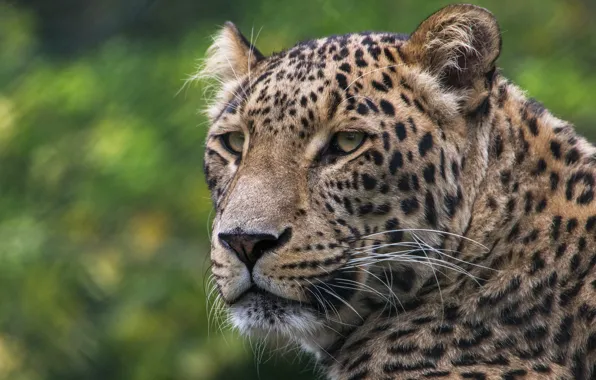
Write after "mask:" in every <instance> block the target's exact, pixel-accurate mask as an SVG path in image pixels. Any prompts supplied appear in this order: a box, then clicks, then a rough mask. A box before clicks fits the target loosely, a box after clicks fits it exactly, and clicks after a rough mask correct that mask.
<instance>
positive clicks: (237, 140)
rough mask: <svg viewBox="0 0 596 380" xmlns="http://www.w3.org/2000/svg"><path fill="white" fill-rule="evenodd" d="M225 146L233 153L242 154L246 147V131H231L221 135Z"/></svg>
mask: <svg viewBox="0 0 596 380" xmlns="http://www.w3.org/2000/svg"><path fill="white" fill-rule="evenodd" d="M220 138H221V141H222V143H223V146H224V147H225V148H226V149H227V150H229V151H230V153H233V154H242V150H243V149H244V133H242V132H230V133H226V134H225V135H221V137H220Z"/></svg>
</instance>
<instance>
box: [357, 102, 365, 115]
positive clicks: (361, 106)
mask: <svg viewBox="0 0 596 380" xmlns="http://www.w3.org/2000/svg"><path fill="white" fill-rule="evenodd" d="M356 112H358V113H359V114H360V115H367V114H368V107H367V106H366V105H365V104H362V103H359V104H358V107H356Z"/></svg>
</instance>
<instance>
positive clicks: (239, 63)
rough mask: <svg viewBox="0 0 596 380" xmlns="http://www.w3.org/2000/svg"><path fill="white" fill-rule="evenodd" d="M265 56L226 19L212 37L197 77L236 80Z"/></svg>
mask: <svg viewBox="0 0 596 380" xmlns="http://www.w3.org/2000/svg"><path fill="white" fill-rule="evenodd" d="M264 58H265V57H264V56H263V54H261V52H260V51H258V50H257V48H256V47H254V46H253V45H252V44H251V43H250V42H249V41H248V40H247V39H246V37H244V35H242V33H240V31H239V30H238V28H237V27H236V25H234V24H233V23H232V22H230V21H228V22H226V23H225V24H224V27H223V28H222V29H221V30H220V31H219V33H217V34H216V35H215V36H214V37H213V44H212V45H211V46H210V47H209V49H208V50H207V55H206V58H205V62H204V65H203V67H202V68H201V70H200V73H199V77H206V78H215V79H217V80H219V82H220V83H221V82H223V83H226V82H228V81H232V80H237V79H239V78H240V77H242V76H244V75H245V74H247V73H248V72H249V70H250V69H251V68H252V67H254V66H255V65H256V64H257V63H258V62H259V61H261V60H262V59H264Z"/></svg>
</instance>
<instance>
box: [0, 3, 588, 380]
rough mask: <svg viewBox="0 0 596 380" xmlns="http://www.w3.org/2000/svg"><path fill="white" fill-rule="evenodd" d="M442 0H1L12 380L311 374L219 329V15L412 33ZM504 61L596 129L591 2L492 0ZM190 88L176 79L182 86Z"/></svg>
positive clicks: (281, 44) (274, 32) (269, 23)
mask: <svg viewBox="0 0 596 380" xmlns="http://www.w3.org/2000/svg"><path fill="white" fill-rule="evenodd" d="M446 4H447V2H445V1H420V0H401V1H398V0H390V1H389V0H387V1H364V0H358V1H357V0H345V1H340V0H337V1H331V0H300V1H287V2H286V1H278V0H242V1H241V0H236V1H233V0H198V1H197V0H128V1H121V0H51V1H50V0H28V1H10V0H0V378H1V379H10V380H42V379H43V380H46V379H48V380H54V379H56V380H57V379H60V380H64V379H77V380H78V379H132V380H145V379H146V380H160V379H180V380H185V379H189V380H190V379H200V380H211V379H262V380H265V379H284V380H297V379H312V378H315V376H316V375H315V373H316V367H315V366H314V365H313V364H312V362H310V360H309V359H308V358H304V357H302V358H297V357H296V354H295V353H292V352H290V353H288V354H286V355H285V357H284V356H280V355H269V354H267V353H265V355H264V359H263V361H265V362H264V363H261V364H256V360H255V358H254V355H253V353H252V350H251V346H250V345H249V344H248V343H247V342H245V341H243V340H242V339H240V338H239V337H238V336H236V335H234V334H233V333H232V332H231V331H229V330H226V329H223V332H222V331H221V330H219V329H218V328H217V327H214V326H212V327H211V329H210V330H211V331H210V332H208V326H207V312H206V301H205V289H204V276H205V271H206V270H207V269H208V267H207V264H208V259H207V257H208V248H209V244H208V226H209V222H208V220H209V216H210V211H211V204H210V201H209V195H208V193H207V190H206V187H205V185H204V183H203V178H202V170H201V167H202V155H203V137H204V135H205V132H206V129H207V125H206V121H205V119H204V118H203V117H202V116H201V115H200V114H199V113H198V110H199V109H200V108H201V107H202V106H203V103H204V101H205V99H204V91H203V89H202V88H201V85H200V84H194V85H191V86H188V87H185V88H184V89H182V87H183V84H184V80H185V79H186V78H188V76H189V75H191V74H192V73H193V70H194V69H195V67H196V65H197V63H198V60H199V59H200V58H201V56H202V54H203V53H204V51H205V49H206V48H207V46H208V44H209V42H210V36H211V35H212V34H213V33H214V31H215V30H216V28H217V26H218V25H222V24H223V22H224V21H226V20H232V21H234V22H235V23H236V24H237V25H238V26H239V27H240V28H241V30H243V31H244V33H245V34H246V35H247V36H250V35H251V34H253V38H254V36H256V35H257V34H258V35H259V38H258V41H257V45H258V47H259V48H260V49H261V51H263V52H264V53H270V52H272V51H275V50H280V49H282V48H285V47H289V46H291V45H292V44H293V43H295V42H296V41H298V40H301V39H308V38H313V37H317V36H323V35H327V34H338V33H346V32H350V31H363V30H386V31H400V32H411V31H412V30H413V29H414V28H415V26H416V25H417V24H418V22H420V21H421V20H422V19H423V18H424V17H425V16H427V15H429V14H430V13H432V12H433V11H435V10H437V9H438V8H440V7H441V6H443V5H446ZM478 4H480V5H483V6H485V7H487V8H489V9H491V10H492V11H493V12H494V13H495V14H496V16H497V17H498V19H499V20H500V22H501V25H502V30H503V40H504V44H503V46H504V50H503V53H502V55H501V60H500V66H501V67H502V68H503V69H504V72H505V75H507V76H508V77H510V78H512V79H513V80H514V81H516V82H517V83H518V84H519V85H521V86H522V87H523V88H524V89H526V90H528V92H529V94H530V95H531V96H533V97H536V98H538V99H539V100H541V101H542V102H544V103H545V105H546V106H547V107H548V108H550V109H551V110H552V111H553V112H554V113H555V114H557V115H559V116H560V117H562V118H564V119H567V120H570V121H572V122H574V123H575V124H576V125H577V127H578V129H579V130H580V131H581V132H582V133H583V134H584V135H586V136H587V137H588V138H590V139H596V128H595V124H594V122H595V121H596V106H594V102H595V100H596V71H594V67H596V37H595V36H596V23H595V22H594V20H595V19H596V2H595V1H593V0H566V1H555V0H524V1H521V0H515V1H510V0H507V1H503V0H491V1H482V2H478ZM181 89H182V90H181Z"/></svg>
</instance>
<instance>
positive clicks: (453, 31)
mask: <svg viewBox="0 0 596 380" xmlns="http://www.w3.org/2000/svg"><path fill="white" fill-rule="evenodd" d="M403 52H404V53H405V57H406V59H407V60H408V61H409V62H408V63H411V64H415V65H420V66H422V67H423V68H424V69H425V70H427V71H429V72H430V73H431V74H433V75H436V76H438V77H439V78H440V80H441V83H443V84H444V85H446V86H449V87H455V88H459V89H464V88H469V87H473V86H474V85H475V84H476V82H477V80H479V79H482V80H483V79H484V78H485V77H486V76H487V75H490V74H491V73H493V72H494V69H495V61H496V59H497V58H498V57H499V53H500V52H501V32H500V30H499V25H498V24H497V20H496V19H495V17H494V16H493V14H492V13H490V12H489V11H488V10H486V9H484V8H481V7H478V6H475V5H469V4H456V5H449V6H447V7H445V8H443V9H441V10H439V11H438V12H436V13H434V14H433V15H431V16H430V17H429V18H427V19H426V20H424V21H423V22H422V23H421V24H420V25H419V26H418V28H417V29H416V31H415V32H414V33H413V34H412V35H411V37H410V39H409V40H408V42H407V43H406V44H405V45H404V48H403Z"/></svg>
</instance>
